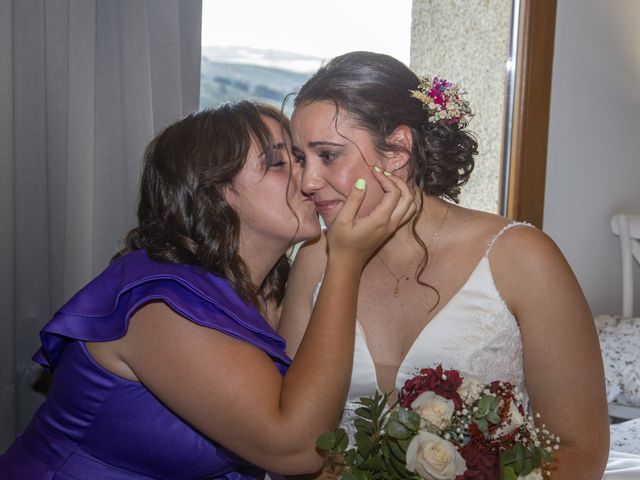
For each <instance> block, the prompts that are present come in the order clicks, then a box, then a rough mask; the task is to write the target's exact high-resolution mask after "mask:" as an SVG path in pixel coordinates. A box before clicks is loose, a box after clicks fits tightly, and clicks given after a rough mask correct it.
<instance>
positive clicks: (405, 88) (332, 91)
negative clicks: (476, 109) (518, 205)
mask: <svg viewBox="0 0 640 480" xmlns="http://www.w3.org/2000/svg"><path fill="white" fill-rule="evenodd" d="M419 83H420V80H419V78H418V77H417V75H416V74H415V73H413V72H412V71H411V70H410V69H409V68H408V67H407V66H405V65H404V64H403V63H402V62H400V61H398V60H396V59H395V58H393V57H390V56H389V55H383V54H379V53H372V52H351V53H347V54H344V55H341V56H339V57H336V58H334V59H332V60H331V61H330V62H329V63H327V64H326V65H324V66H322V67H320V69H319V70H318V71H317V72H316V73H315V74H314V75H313V76H312V77H311V78H310V79H309V80H307V82H306V83H305V84H304V85H303V86H302V88H301V89H300V91H299V92H298V94H297V96H296V98H295V101H294V105H295V106H298V105H304V104H306V103H311V102H317V101H330V102H333V103H335V104H336V106H337V107H339V108H343V109H344V110H346V111H347V112H348V113H349V116H350V117H351V118H352V119H353V120H355V122H356V123H357V124H358V125H359V126H360V127H363V128H365V129H366V130H367V131H368V132H369V134H370V135H371V138H372V139H373V141H374V143H375V145H376V147H377V148H378V150H379V151H380V152H388V151H392V150H394V149H397V148H398V147H397V146H395V145H388V144H387V138H388V137H389V135H391V134H392V133H393V131H394V130H395V129H396V128H397V127H399V126H400V125H406V126H407V127H409V128H410V129H411V134H412V137H413V142H412V151H411V152H410V153H411V156H410V160H409V172H408V173H409V179H410V180H411V181H413V182H415V185H416V186H417V187H418V188H419V189H420V190H421V191H423V192H424V193H426V194H428V195H435V196H438V197H445V198H448V199H450V200H452V201H454V202H456V203H457V202H458V201H459V196H460V187H462V186H463V185H464V184H465V183H467V181H468V180H469V176H470V175H471V172H472V171H473V166H474V156H475V155H476V154H477V153H478V144H477V142H476V140H475V139H474V138H473V136H472V135H470V134H469V133H468V132H466V131H464V130H461V129H460V128H459V127H458V126H457V125H447V123H446V121H441V122H438V123H435V124H434V123H430V122H428V121H427V112H426V111H425V110H424V109H423V108H422V105H423V104H422V102H421V101H420V100H418V99H416V98H413V97H412V96H411V94H410V93H409V91H410V90H416V89H417V88H418V84H419Z"/></svg>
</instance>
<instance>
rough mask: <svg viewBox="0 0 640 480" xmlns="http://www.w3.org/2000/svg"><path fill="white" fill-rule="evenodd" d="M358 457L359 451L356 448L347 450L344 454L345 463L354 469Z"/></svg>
mask: <svg viewBox="0 0 640 480" xmlns="http://www.w3.org/2000/svg"><path fill="white" fill-rule="evenodd" d="M357 457H358V452H357V450H356V449H355V448H351V449H349V450H347V451H346V452H345V454H344V463H345V464H346V465H347V466H349V467H353V466H354V465H355V463H356V459H357Z"/></svg>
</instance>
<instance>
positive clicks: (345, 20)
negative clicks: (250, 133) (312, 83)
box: [200, 0, 412, 114]
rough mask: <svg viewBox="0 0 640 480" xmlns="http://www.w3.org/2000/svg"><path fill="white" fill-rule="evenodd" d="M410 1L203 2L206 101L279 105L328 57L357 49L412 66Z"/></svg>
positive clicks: (203, 98)
mask: <svg viewBox="0 0 640 480" xmlns="http://www.w3.org/2000/svg"><path fill="white" fill-rule="evenodd" d="M411 4H412V2H411V0H399V1H396V2H393V4H392V3H390V2H387V1H384V2H383V1H380V0H369V1H364V0H352V1H348V2H346V1H343V0H342V1H337V0H329V1H325V2H322V3H313V4H312V3H308V2H300V1H294V0H279V1H277V2H261V1H257V0H253V1H251V0H234V1H231V2H217V1H214V0H204V1H203V6H202V70H201V86H200V107H201V108H204V107H210V106H216V105H218V104H220V103H223V102H226V101H234V100H239V99H243V98H251V99H255V100H260V101H264V102H268V103H271V104H273V105H275V106H277V107H278V108H280V107H281V106H282V101H283V99H284V98H285V96H286V95H287V94H289V93H292V92H295V91H296V90H297V89H298V88H299V87H300V86H301V85H302V84H303V83H304V81H305V80H306V79H307V78H309V76H310V75H311V74H312V73H313V72H314V71H315V70H316V69H317V68H318V67H319V66H320V65H321V64H322V62H323V61H326V60H328V59H330V58H332V57H334V56H337V55H340V54H342V53H346V52H349V51H353V50H371V51H376V52H381V53H387V54H389V55H392V56H394V57H396V58H398V59H400V60H402V61H403V62H405V63H406V64H407V65H408V64H409V50H410V43H411ZM285 112H287V113H289V114H290V113H291V102H290V101H289V102H288V105H287V108H286V109H285Z"/></svg>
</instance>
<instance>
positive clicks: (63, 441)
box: [0, 251, 290, 480]
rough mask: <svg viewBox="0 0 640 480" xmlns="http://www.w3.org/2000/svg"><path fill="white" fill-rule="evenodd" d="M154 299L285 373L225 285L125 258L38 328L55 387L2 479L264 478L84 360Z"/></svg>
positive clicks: (274, 342)
mask: <svg viewBox="0 0 640 480" xmlns="http://www.w3.org/2000/svg"><path fill="white" fill-rule="evenodd" d="M158 300H159V301H163V302H165V303H166V304H168V305H169V306H170V307H171V308H172V309H174V310H175V311H176V312H178V313H179V314H180V315H182V316H183V317H185V318H187V319H189V320H191V321H192V322H194V323H196V324H198V325H201V326H203V327H206V328H212V329H215V330H218V331H220V332H223V333H226V334H228V335H231V336H233V337H236V338H238V339H240V340H243V341H246V342H248V343H250V344H252V345H255V346H256V347H257V348H259V349H261V350H263V351H264V352H265V353H266V354H267V355H269V357H270V358H271V359H272V360H273V362H274V364H275V365H276V366H277V368H278V369H279V370H280V371H281V372H282V373H283V374H284V372H285V371H286V369H287V367H288V365H289V363H290V359H289V358H288V357H287V355H286V353H285V342H284V340H283V339H282V337H280V336H279V335H278V334H277V333H276V332H274V330H273V329H272V328H271V327H270V326H269V324H268V323H267V322H266V321H265V320H264V318H263V317H262V316H261V315H260V314H259V313H258V311H257V310H256V309H255V308H254V307H253V306H251V305H247V304H246V303H244V302H243V301H242V300H241V299H240V297H238V295H237V294H236V293H235V292H234V291H233V290H232V289H231V287H230V286H229V285H228V284H227V282H226V281H225V280H224V279H222V278H220V277H218V276H215V275H213V274H210V273H205V272H203V271H201V270H199V269H198V268H197V267H194V266H189V265H178V264H171V263H164V262H156V261H153V260H151V259H150V258H149V257H148V256H147V254H146V252H144V251H136V252H133V253H130V254H128V255H125V256H124V257H122V258H120V259H118V260H116V261H115V262H113V263H112V264H111V265H110V266H109V267H108V268H107V269H106V270H105V271H104V272H102V273H101V274H100V275H99V276H98V277H96V278H95V279H94V280H93V281H92V282H91V283H89V284H88V285H87V286H86V287H85V288H83V289H82V290H80V292H78V293H77V294H76V295H75V296H74V297H73V298H72V299H71V300H70V301H69V302H68V303H67V304H65V305H64V306H63V307H62V308H61V309H60V310H59V311H58V312H57V313H56V314H55V315H54V317H53V318H52V319H51V321H49V323H47V324H46V325H45V326H44V328H43V329H42V331H41V333H40V338H41V341H42V347H41V349H40V350H39V351H38V352H37V353H36V355H35V356H34V360H36V361H37V362H38V363H40V364H42V365H43V366H45V367H47V368H51V369H53V370H54V376H53V383H52V386H51V389H50V390H49V393H48V395H47V399H46V401H45V402H44V403H43V404H42V406H41V407H40V408H39V409H38V411H37V412H36V413H35V415H34V418H33V420H32V421H31V424H30V425H29V426H28V427H27V429H26V430H25V431H24V432H23V433H22V434H21V435H19V436H18V438H17V439H16V441H15V442H14V444H13V445H12V446H11V447H9V449H8V450H7V452H6V453H5V454H4V455H2V456H0V479H1V480H5V479H19V480H31V479H33V480H41V479H55V480H71V479H73V480H76V479H77V480H80V479H82V480H87V479H95V480H102V479H113V480H131V479H150V478H153V479H175V480H193V479H216V478H220V479H228V480H236V479H237V480H239V479H257V478H260V479H261V478H263V477H264V471H262V470H261V469H259V468H257V467H255V466H252V465H250V464H249V463H247V462H245V461H244V460H242V459H241V458H239V457H237V456H236V455H234V454H233V453H231V452H229V451H228V450H226V449H225V448H224V447H223V446H221V445H219V444H217V443H215V442H213V441H211V440H209V439H207V438H206V437H204V436H202V435H201V434H200V433H198V432H197V431H196V430H194V429H193V428H191V427H190V426H189V425H187V424H186V423H184V422H183V421H182V420H181V419H180V418H178V417H177V416H176V415H174V414H173V413H172V412H171V411H170V410H169V409H168V408H167V407H165V406H164V405H163V404H162V403H161V402H160V401H159V400H158V399H157V398H156V397H154V395H153V394H152V393H151V392H150V391H149V390H147V389H146V388H145V386H144V385H143V384H141V383H139V382H133V381H129V380H125V379H123V378H121V377H118V376H116V375H114V374H112V373H110V372H108V371H107V370H105V369H104V368H102V367H101V366H100V365H98V364H97V363H96V362H95V361H94V360H93V359H92V357H91V356H90V355H89V353H88V351H87V348H86V346H85V343H84V342H87V341H91V342H101V341H109V340H114V339H117V338H120V337H122V336H123V335H124V334H125V333H126V331H127V327H128V324H129V318H130V317H131V315H132V314H133V313H134V312H135V311H136V310H137V309H139V308H140V307H141V306H142V305H144V304H145V303H147V302H150V301H158ZM203 381H206V379H203ZM210 381H213V382H215V379H211V380H210ZM203 401H205V399H203Z"/></svg>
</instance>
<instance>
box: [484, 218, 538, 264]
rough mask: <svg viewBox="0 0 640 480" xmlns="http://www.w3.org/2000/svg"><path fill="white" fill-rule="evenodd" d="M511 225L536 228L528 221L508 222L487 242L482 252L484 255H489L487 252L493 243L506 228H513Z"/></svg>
mask: <svg viewBox="0 0 640 480" xmlns="http://www.w3.org/2000/svg"><path fill="white" fill-rule="evenodd" d="M513 227H529V228H536V227H535V226H534V225H532V224H530V223H529V222H511V223H508V224H507V225H505V226H504V227H502V229H501V230H500V231H499V232H498V233H496V234H495V235H494V236H493V238H492V239H491V241H490V242H489V243H488V244H487V251H486V252H485V253H484V256H485V257H488V256H489V252H491V248H492V247H493V244H494V243H495V242H496V240H497V239H498V238H500V237H501V236H502V234H503V233H504V232H506V231H507V230H509V229H510V228H513Z"/></svg>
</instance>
